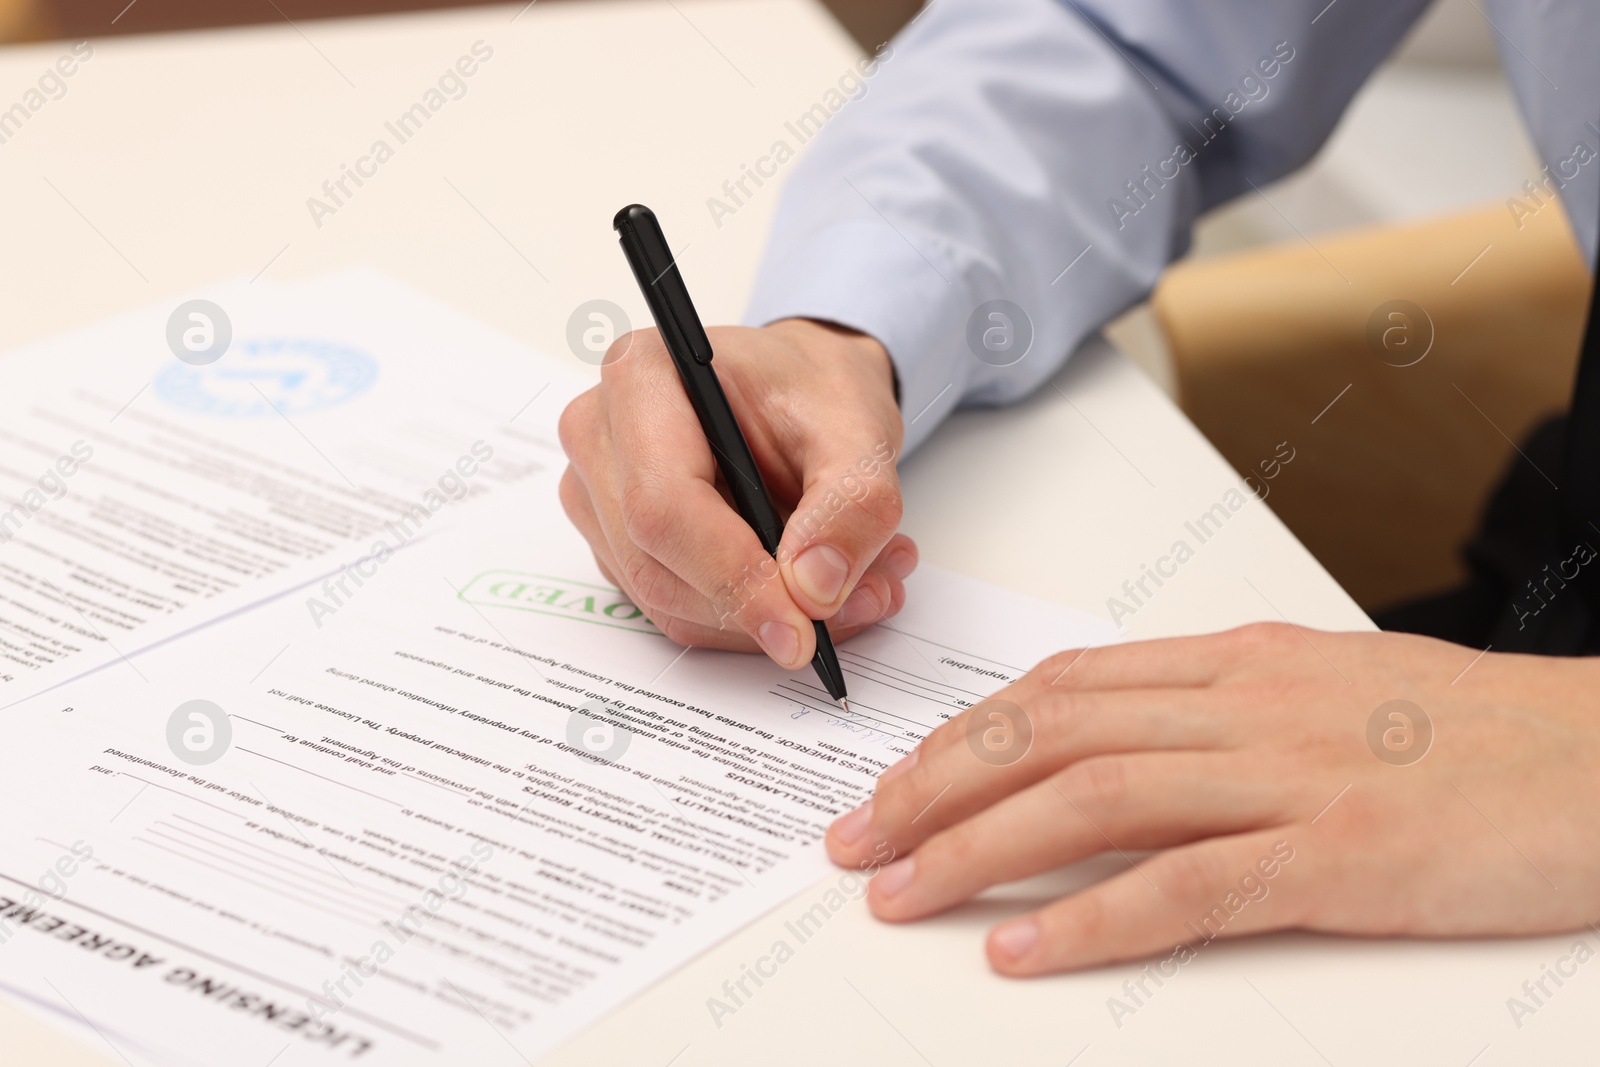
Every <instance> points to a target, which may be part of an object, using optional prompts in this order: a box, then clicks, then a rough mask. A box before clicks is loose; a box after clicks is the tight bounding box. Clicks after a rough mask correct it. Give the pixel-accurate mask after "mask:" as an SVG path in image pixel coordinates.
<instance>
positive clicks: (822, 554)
mask: <svg viewBox="0 0 1600 1067" xmlns="http://www.w3.org/2000/svg"><path fill="white" fill-rule="evenodd" d="M848 577H850V561H849V560H847V559H845V558H844V553H843V552H840V551H839V550H838V549H837V548H833V547H831V546H829V545H812V546H811V547H810V548H808V549H806V550H805V551H804V552H802V553H800V555H799V557H798V558H797V559H796V560H795V561H794V580H795V581H796V582H798V583H799V585H800V591H801V592H803V593H805V595H806V596H808V597H810V598H811V599H812V600H815V601H816V602H817V603H818V604H832V603H833V601H834V598H835V597H837V596H838V595H839V590H841V589H843V588H844V580H845V579H846V578H848Z"/></svg>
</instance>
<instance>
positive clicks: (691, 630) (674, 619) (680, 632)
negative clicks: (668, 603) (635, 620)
mask: <svg viewBox="0 0 1600 1067" xmlns="http://www.w3.org/2000/svg"><path fill="white" fill-rule="evenodd" d="M651 621H653V622H654V623H655V624H656V629H658V630H660V631H661V632H662V634H663V635H665V636H666V639H667V640H668V641H671V642H672V643H673V644H675V645H684V646H688V645H693V644H696V643H698V642H697V641H696V640H695V639H696V637H697V636H698V633H699V631H698V630H697V629H696V627H695V626H694V624H693V623H691V622H689V621H688V620H686V619H682V618H679V617H678V616H676V615H663V616H661V617H660V618H659V619H652V620H651Z"/></svg>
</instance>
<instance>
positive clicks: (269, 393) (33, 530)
mask: <svg viewBox="0 0 1600 1067" xmlns="http://www.w3.org/2000/svg"><path fill="white" fill-rule="evenodd" d="M207 296H208V297H209V299H210V301H211V306H210V307H209V308H204V309H202V310H201V311H199V312H186V311H183V310H182V309H179V308H178V307H177V305H178V303H179V302H178V301H173V302H171V303H167V304H162V305H160V306H157V307H152V308H150V309H147V310H145V311H142V312H137V313H134V314H131V315H128V316H124V317H122V318H119V319H116V320H114V321H112V322H108V323H104V324H102V325H99V326H95V327H93V328H90V329H86V330H83V331H80V332H77V333H74V334H70V335H68V336H65V337H61V338H58V339H54V340H51V341H48V342H44V343H41V344H38V345H35V346H32V347H31V348H27V349H23V350H19V351H15V352H10V353H6V354H5V355H3V356H0V373H3V374H4V377H5V381H6V383H7V387H6V388H5V389H4V390H0V706H5V705H9V704H11V703H14V702H15V701H17V700H19V699H21V698H23V697H25V696H28V695H30V694H32V693H36V692H39V691H41V690H43V689H45V688H47V687H49V686H51V685H54V684H57V683H59V682H62V681H64V680H66V679H68V678H71V677H74V676H76V675H78V674H81V673H83V672H84V671H86V670H89V669H92V668H95V667H98V666H101V665H103V664H105V663H108V662H112V661H114V660H117V659H119V658H121V657H123V656H126V655H131V654H133V653H134V652H137V651H138V650H139V649H141V648H144V647H147V646H149V645H151V644H153V643H155V642H157V641H160V640H163V639H166V638H169V637H171V636H173V635H175V634H178V633H182V632H184V631H186V630H188V629H190V628H192V627H194V626H197V625H201V624H203V623H205V622H207V621H209V620H211V619H215V618H219V617H221V616H223V615H225V614H227V613H228V612H230V611H235V610H238V609H239V608H242V607H245V606H247V605H249V604H252V603H255V602H257V601H260V600H262V599H264V598H265V597H268V596H271V595H274V594H277V593H281V592H282V591H284V590H286V589H291V588H294V587H295V586H297V585H299V584H301V583H303V582H305V581H307V580H309V579H312V578H316V577H320V576H322V575H324V574H328V573H331V572H334V571H337V570H341V569H344V568H348V567H351V566H354V565H356V564H358V563H359V564H360V566H361V570H362V572H363V573H365V572H366V571H369V570H370V569H371V568H372V566H373V565H374V563H373V561H374V559H376V561H377V562H380V563H381V562H384V561H386V560H387V556H388V554H389V553H390V552H392V551H394V550H397V549H398V548H400V547H401V546H403V545H405V544H407V543H409V542H410V541H412V540H414V539H415V538H417V537H419V536H428V535H431V534H433V533H435V532H437V531H438V530H439V529H442V528H444V527H445V526H448V525H449V524H451V523H452V522H455V521H457V520H458V519H460V518H462V517H463V516H464V515H465V514H466V513H467V512H468V511H470V510H472V509H473V507H474V506H475V505H477V504H478V503H479V502H482V501H486V500H488V499H489V498H492V497H494V496H496V495H499V494H502V493H503V492H504V491H505V490H507V489H514V488H518V487H522V486H525V485H527V484H529V483H531V482H533V481H535V480H537V479H539V478H540V477H543V476H549V475H552V474H553V473H554V472H557V471H559V470H560V468H561V462H560V460H561V455H560V449H559V447H558V446H557V444H556V443H555V440H554V434H553V429H552V428H553V426H554V413H555V412H559V410H560V409H561V406H562V405H563V404H564V403H565V400H566V399H567V398H568V397H570V396H571V395H572V394H573V392H574V391H575V389H576V388H577V387H576V386H574V385H573V384H572V383H571V382H569V381H568V380H566V379H565V378H562V379H561V380H560V381H556V382H552V380H551V376H552V369H555V372H556V373H559V368H558V367H557V365H556V364H555V363H554V362H553V361H548V360H542V359H540V358H538V357H536V356H534V355H533V354H532V353H530V352H529V351H528V349H526V348H525V347H524V346H522V345H519V344H517V343H515V342H514V341H512V340H510V339H508V338H506V337H504V336H502V335H500V334H497V333H495V332H494V331H492V330H490V329H488V328H486V327H484V326H481V325H479V324H477V323H475V322H473V321H472V320H471V319H470V318H468V317H466V316H464V315H461V314H459V313H457V312H453V311H451V310H449V309H447V308H445V307H443V306H442V305H439V304H437V303H435V302H433V301H431V300H429V299H427V298H425V297H422V296H420V295H419V294H417V293H414V292H412V291H411V290H409V289H406V288H405V287H403V286H400V285H398V284H397V283H394V282H392V281H389V280H387V279H385V278H383V277H382V276H380V275H377V274H374V273H370V272H351V273H348V274H341V275H335V276H332V277H329V278H323V279H318V280H315V281H312V282H303V283H295V284H287V285H274V284H272V283H269V282H256V283H254V284H250V283H244V282H241V283H235V284H232V285H228V286H222V287H219V288H218V289H216V290H215V291H213V292H210V293H208V294H207ZM219 310H220V314H219V313H218V311H219ZM169 334H171V339H170V340H169ZM224 341H226V347H225V349H224V348H222V347H220V346H221V345H222V343H223V342H224ZM205 343H209V344H211V345H212V346H213V347H212V348H210V349H205V348H204V347H203V345H204V344H205ZM189 345H200V346H202V351H201V352H200V353H198V354H197V353H194V352H191V351H190V350H189V348H188V347H187V346H189ZM217 352H220V353H221V354H220V356H218V357H217V358H215V359H214V360H211V361H209V362H205V360H207V359H208V358H209V355H208V353H209V354H215V353H217ZM180 353H181V354H182V356H183V358H180V357H179V354H180ZM195 360H199V361H200V362H195ZM357 577H359V575H358V576H357ZM349 584H350V583H349V581H348V580H347V582H346V586H348V585H349Z"/></svg>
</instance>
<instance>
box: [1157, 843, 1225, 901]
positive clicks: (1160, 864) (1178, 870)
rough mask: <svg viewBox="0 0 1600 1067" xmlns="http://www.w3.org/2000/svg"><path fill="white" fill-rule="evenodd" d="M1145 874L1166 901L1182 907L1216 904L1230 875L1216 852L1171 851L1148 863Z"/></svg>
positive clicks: (1193, 848) (1207, 850)
mask: <svg viewBox="0 0 1600 1067" xmlns="http://www.w3.org/2000/svg"><path fill="white" fill-rule="evenodd" d="M1146 865H1147V866H1146V873H1147V874H1149V876H1150V880H1151V881H1153V882H1154V883H1155V884H1156V887H1157V888H1158V889H1160V890H1161V892H1162V893H1163V894H1165V895H1166V897H1167V898H1168V899H1169V900H1171V901H1173V902H1175V903H1179V904H1189V905H1199V906H1202V907H1203V906H1205V905H1208V904H1211V903H1214V901H1212V900H1211V898H1212V897H1213V896H1216V895H1217V887H1219V886H1221V885H1222V884H1224V882H1225V881H1226V880H1227V874H1226V872H1224V871H1223V869H1222V857H1221V853H1220V852H1219V851H1218V850H1217V849H1212V848H1203V847H1190V848H1178V849H1169V850H1167V851H1166V852H1163V853H1161V854H1159V855H1157V856H1155V857H1153V858H1152V859H1150V860H1147V861H1146Z"/></svg>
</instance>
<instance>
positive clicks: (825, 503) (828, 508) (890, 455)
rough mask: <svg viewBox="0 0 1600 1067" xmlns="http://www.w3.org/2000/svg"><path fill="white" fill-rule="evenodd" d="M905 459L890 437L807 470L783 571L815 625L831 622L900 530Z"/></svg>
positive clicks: (783, 552)
mask: <svg viewBox="0 0 1600 1067" xmlns="http://www.w3.org/2000/svg"><path fill="white" fill-rule="evenodd" d="M897 458H898V453H897V450H896V447H895V445H894V444H892V443H891V442H890V441H888V440H886V439H880V440H878V441H876V442H871V441H870V440H869V441H867V442H866V443H856V444H854V445H847V446H845V447H844V448H842V449H839V450H837V451H833V452H832V453H831V454H830V455H828V456H827V457H825V458H824V459H823V461H822V462H821V463H819V464H817V465H815V466H814V467H811V468H809V469H808V470H807V472H806V482H805V488H804V491H803V492H802V494H801V497H800V502H799V503H798V504H796V505H795V509H794V513H793V514H792V515H790V516H789V521H788V522H787V523H786V524H785V526H784V529H783V540H782V541H781V542H780V543H779V545H778V567H779V569H780V570H781V571H782V573H783V579H784V584H785V585H787V586H788V589H789V594H790V596H792V597H793V598H794V601H795V604H796V605H798V606H799V608H800V610H801V611H804V612H805V613H806V614H807V615H809V616H810V617H811V618H813V619H829V618H832V617H833V615H834V614H835V613H836V612H837V611H838V610H839V607H840V605H842V604H843V603H844V601H845V599H846V598H847V597H848V596H849V595H850V593H851V591H852V590H854V589H855V587H856V583H857V582H858V581H860V579H861V575H862V574H863V573H864V572H865V571H866V569H867V567H868V565H870V564H871V563H872V562H873V560H874V559H876V558H877V556H878V553H880V552H881V551H882V550H883V548H884V546H885V545H887V544H888V543H889V539H890V538H891V537H893V536H894V534H895V531H896V530H897V529H899V526H900V516H901V514H902V512H903V511H904V505H903V503H902V501H901V498H900V477H899V474H898V473H897V472H896V470H895V460H896V459H897Z"/></svg>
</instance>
